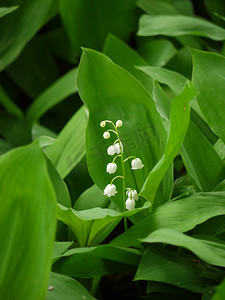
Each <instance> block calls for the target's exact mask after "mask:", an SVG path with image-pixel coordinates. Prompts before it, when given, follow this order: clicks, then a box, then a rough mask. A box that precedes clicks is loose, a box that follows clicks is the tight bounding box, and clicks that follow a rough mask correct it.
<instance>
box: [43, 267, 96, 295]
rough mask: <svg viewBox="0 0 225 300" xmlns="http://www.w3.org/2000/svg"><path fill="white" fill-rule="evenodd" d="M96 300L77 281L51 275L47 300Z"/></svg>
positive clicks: (55, 274) (54, 274)
mask: <svg viewBox="0 0 225 300" xmlns="http://www.w3.org/2000/svg"><path fill="white" fill-rule="evenodd" d="M62 299H63V300H74V299H84V300H94V299H95V298H94V297H92V296H91V295H90V294H89V293H88V292H87V290H86V289H85V288H84V287H83V286H82V285H81V284H80V283H79V282H78V281H77V280H75V279H73V278H71V277H68V276H65V275H61V274H57V273H53V272H52V273H51V276H50V280H49V288H48V292H47V296H46V300H62Z"/></svg>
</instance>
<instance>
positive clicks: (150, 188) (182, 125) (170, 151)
mask: <svg viewBox="0 0 225 300" xmlns="http://www.w3.org/2000/svg"><path fill="white" fill-rule="evenodd" d="M196 93H197V91H196V90H195V88H194V87H193V85H192V84H191V83H190V82H187V84H186V86H185V88H184V90H183V92H182V93H181V94H179V95H178V96H177V97H176V98H175V99H174V100H173V101H172V104H171V110H170V129H169V133H168V139H167V143H166V146H165V150H164V154H163V156H162V158H161V159H160V160H159V162H158V163H157V164H156V165H155V167H154V168H153V169H152V170H151V172H150V173H149V175H148V177H147V179H146V181H145V183H144V185H143V187H142V189H141V193H140V195H141V196H144V197H145V198H146V199H147V200H148V201H150V202H152V203H153V201H154V198H155V195H156V192H157V189H158V187H159V184H160V182H161V181H162V179H163V177H164V175H165V173H166V171H167V169H168V168H169V166H170V164H171V163H172V162H173V160H174V158H175V157H176V155H177V153H178V152H179V150H180V147H181V145H182V143H183V141H184V138H185V135H186V132H187V129H188V125H189V121H190V105H189V102H190V101H191V100H192V99H193V98H194V96H195V95H196Z"/></svg>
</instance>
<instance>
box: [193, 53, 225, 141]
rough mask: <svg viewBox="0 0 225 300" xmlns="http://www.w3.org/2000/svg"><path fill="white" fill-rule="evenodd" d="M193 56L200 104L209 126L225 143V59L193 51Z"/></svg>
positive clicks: (194, 75)
mask: <svg viewBox="0 0 225 300" xmlns="http://www.w3.org/2000/svg"><path fill="white" fill-rule="evenodd" d="M192 55H193V64H194V66H193V84H194V86H195V87H196V88H197V89H198V91H199V94H198V96H197V101H198V104H199V106H200V108H201V111H202V113H203V115H204V117H205V119H206V121H207V122H208V124H209V126H210V127H211V128H212V130H213V131H214V132H215V133H216V134H217V135H218V136H219V137H220V138H221V139H222V140H223V142H224V143H225V127H224V114H225V99H224V94H225V74H224V68H225V57H224V56H222V55H218V54H215V53H210V52H203V51H198V50H193V51H192ZM212 99H213V101H212Z"/></svg>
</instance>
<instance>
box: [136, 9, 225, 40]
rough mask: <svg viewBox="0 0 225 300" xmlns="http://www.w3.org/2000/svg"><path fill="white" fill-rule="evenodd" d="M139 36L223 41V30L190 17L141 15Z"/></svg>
mask: <svg viewBox="0 0 225 300" xmlns="http://www.w3.org/2000/svg"><path fill="white" fill-rule="evenodd" d="M137 35H139V36H156V35H167V36H181V35H197V36H203V37H208V38H211V39H212V40H215V41H223V40H225V29H223V28H222V27H219V26H217V25H215V24H213V23H211V22H209V21H206V20H204V19H200V18H197V17H190V16H184V15H183V16H182V15H176V16H170V15H165V14H164V15H158V16H148V15H142V16H141V18H140V22H139V30H138V32H137Z"/></svg>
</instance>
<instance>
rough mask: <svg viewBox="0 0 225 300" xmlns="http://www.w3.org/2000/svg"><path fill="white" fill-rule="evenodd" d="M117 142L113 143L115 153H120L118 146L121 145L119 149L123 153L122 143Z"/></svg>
mask: <svg viewBox="0 0 225 300" xmlns="http://www.w3.org/2000/svg"><path fill="white" fill-rule="evenodd" d="M119 143H120V144H119ZM119 143H116V144H115V145H114V150H115V153H117V154H120V147H121V150H122V153H123V145H122V143H121V142H119Z"/></svg>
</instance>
